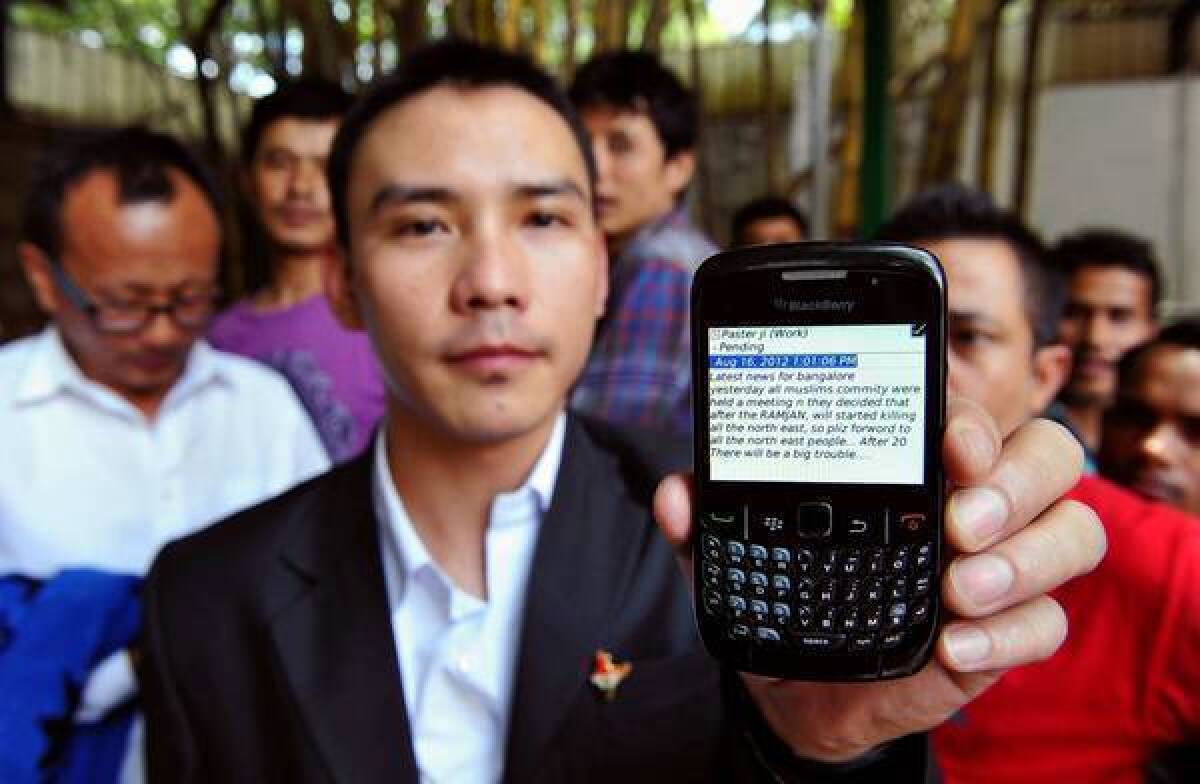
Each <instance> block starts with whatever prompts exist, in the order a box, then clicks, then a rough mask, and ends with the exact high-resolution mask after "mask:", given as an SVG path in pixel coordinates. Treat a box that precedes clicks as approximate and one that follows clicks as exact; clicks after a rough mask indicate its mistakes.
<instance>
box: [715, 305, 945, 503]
mask: <svg viewBox="0 0 1200 784" xmlns="http://www.w3.org/2000/svg"><path fill="white" fill-rule="evenodd" d="M925 339H926V330H925V328H924V325H913V324H858V325H838V326H807V327H782V326H772V327H755V326H751V327H710V328H709V330H708V395H709V421H710V423H711V424H710V428H709V465H710V471H711V477H710V478H711V479H713V480H716V481H740V482H820V483H830V484H842V483H848V484H907V485H912V484H920V483H921V482H923V481H924V474H925V439H924V432H925Z"/></svg>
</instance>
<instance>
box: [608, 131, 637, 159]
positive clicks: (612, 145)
mask: <svg viewBox="0 0 1200 784" xmlns="http://www.w3.org/2000/svg"><path fill="white" fill-rule="evenodd" d="M632 149H633V142H631V141H630V140H629V137H628V136H624V135H618V136H612V137H609V140H608V150H609V152H612V153H616V154H617V155H622V154H624V153H627V152H630V151H631V150H632Z"/></svg>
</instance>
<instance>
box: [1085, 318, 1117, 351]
mask: <svg viewBox="0 0 1200 784" xmlns="http://www.w3.org/2000/svg"><path fill="white" fill-rule="evenodd" d="M1109 326H1110V325H1109V323H1108V318H1107V317H1106V316H1105V315H1104V314H1103V313H1092V314H1090V315H1089V316H1088V317H1087V319H1085V320H1084V323H1083V342H1084V343H1085V344H1087V345H1089V346H1104V345H1106V344H1107V343H1108V336H1109V332H1110V330H1109Z"/></svg>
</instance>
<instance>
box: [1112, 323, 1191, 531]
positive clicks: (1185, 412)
mask: <svg viewBox="0 0 1200 784" xmlns="http://www.w3.org/2000/svg"><path fill="white" fill-rule="evenodd" d="M1100 470H1101V471H1102V472H1103V473H1104V474H1106V475H1108V476H1110V477H1111V478H1112V479H1113V480H1114V481H1116V482H1119V483H1120V484H1123V485H1126V486H1127V487H1129V488H1131V489H1132V490H1134V491H1135V492H1138V493H1140V494H1141V495H1144V496H1146V497H1147V498H1152V499H1154V500H1158V501H1165V502H1166V503H1169V504H1173V505H1174V506H1178V507H1180V508H1181V509H1184V510H1186V511H1187V512H1189V513H1190V514H1193V515H1200V320H1189V321H1182V322H1179V323H1178V324H1174V325H1172V326H1170V327H1167V328H1166V329H1164V330H1163V331H1162V332H1161V333H1159V335H1158V337H1156V338H1153V339H1151V340H1150V342H1148V343H1145V344H1143V345H1141V346H1139V347H1138V348H1135V349H1133V350H1132V351H1130V352H1128V353H1127V354H1126V355H1125V357H1124V358H1123V359H1122V360H1121V362H1120V363H1119V365H1118V383H1117V394H1116V400H1115V401H1114V403H1113V405H1112V407H1111V408H1109V409H1108V411H1107V413H1106V414H1105V417H1104V438H1103V440H1102V441H1101V446H1100Z"/></svg>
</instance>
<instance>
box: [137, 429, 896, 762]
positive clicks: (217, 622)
mask: <svg viewBox="0 0 1200 784" xmlns="http://www.w3.org/2000/svg"><path fill="white" fill-rule="evenodd" d="M656 451H657V455H656V454H655V452H656ZM370 454H371V451H370V450H368V453H367V455H366V456H364V457H362V458H359V459H358V460H356V461H354V462H351V463H349V464H347V465H344V466H342V467H340V468H337V469H335V470H333V471H332V472H330V473H328V474H326V475H324V476H322V477H319V478H317V479H314V480H312V481H310V482H308V483H306V484H304V485H301V486H300V487H298V488H296V489H294V490H292V491H291V492H289V493H286V494H285V495H283V496H281V497H279V498H276V499H274V500H271V501H268V502H266V503H264V504H262V505H259V506H257V507H254V508H252V509H250V510H247V511H245V512H242V513H240V514H238V515H235V516H234V517H232V518H230V519H228V520H226V521H224V522H222V523H220V524H218V525H216V526H213V527H211V528H209V529H207V530H205V531H203V532H201V533H198V534H196V535H194V536H191V537H188V538H187V539H184V540H181V541H179V542H175V543H173V544H171V545H170V546H168V547H167V548H166V549H165V550H164V551H163V552H162V553H161V554H160V556H159V558H158V559H157V560H156V562H155V564H154V567H153V569H152V570H151V574H150V576H149V578H148V581H147V587H146V621H145V634H144V649H145V650H144V653H145V658H144V666H143V668H142V680H143V685H142V688H143V697H144V700H145V712H146V720H147V738H148V752H149V769H150V775H151V778H152V780H153V781H164V782H166V781H170V782H242V781H244V782H276V781H278V782H284V781H286V782H335V781H336V782H353V783H354V784H370V783H371V782H410V781H416V780H417V774H416V765H415V761H414V758H413V752H412V745H411V739H410V734H409V727H408V719H407V715H406V710H405V702H404V696H403V691H402V689H403V684H402V683H401V679H400V672H399V668H398V665H397V661H396V650H395V644H394V640H393V636H392V629H391V622H390V618H389V608H388V603H387V598H386V589H385V584H384V578H383V569H382V564H381V555H380V543H379V530H378V522H377V520H376V517H375V514H374V511H373V509H372V502H371V498H372V494H371V460H370ZM664 456H666V457H664ZM672 456H673V457H672ZM685 459H686V451H673V450H671V449H667V448H664V445H663V444H662V443H661V442H660V443H658V444H656V445H654V449H647V448H637V447H630V446H629V445H627V444H625V443H623V442H621V441H620V440H619V439H613V438H611V437H610V436H609V435H608V434H605V433H603V432H602V433H596V432H592V430H591V428H585V427H584V426H583V425H582V424H581V423H580V422H579V421H577V420H575V419H571V420H569V422H568V429H567V435H566V444H565V449H564V453H563V461H562V465H561V468H560V471H559V476H558V481H557V484H556V486H555V490H554V495H553V498H552V500H551V503H550V507H549V509H548V511H547V514H546V516H545V518H544V520H543V521H542V527H541V531H540V533H539V537H538V542H537V547H536V551H535V555H534V561H533V567H532V572H531V576H530V582H529V587H528V596H527V601H526V607H525V613H524V621H523V628H522V633H521V641H520V647H519V651H518V661H517V671H516V682H515V688H514V698H513V703H512V706H511V715H510V722H509V729H508V746H507V750H506V759H505V779H506V780H507V781H512V782H533V781H546V782H559V781H618V782H622V783H623V784H624V782H629V781H640V780H647V781H649V780H657V781H664V780H670V781H712V780H728V779H731V778H737V779H745V778H753V777H754V776H753V775H752V774H751V773H750V772H749V771H751V770H752V769H753V768H754V767H755V765H754V762H753V757H754V755H753V754H750V753H749V752H748V751H747V747H746V744H745V743H744V740H743V738H742V731H741V728H740V724H739V722H737V721H736V720H735V719H733V718H730V717H731V716H734V713H735V712H733V711H731V710H730V709H729V708H728V707H726V706H727V705H728V704H729V703H730V702H731V700H730V693H731V688H732V687H731V686H730V684H729V682H728V679H727V682H726V684H725V687H724V688H723V687H722V678H721V674H720V671H719V669H718V668H717V667H716V666H715V665H714V663H713V662H712V661H711V660H710V659H709V658H708V657H707V656H706V655H705V654H704V652H703V650H702V648H701V646H700V643H699V642H698V638H697V635H696V632H695V628H694V625H693V621H692V610H691V601H690V598H689V595H688V592H687V585H686V583H685V581H684V580H683V579H682V578H681V576H680V574H679V570H678V568H677V566H676V564H675V562H674V558H673V554H672V552H671V550H670V548H669V546H668V545H667V543H666V542H665V540H664V539H662V537H661V536H660V535H659V534H658V532H657V529H656V527H655V525H654V522H653V520H652V519H651V517H650V514H649V511H648V509H649V501H650V497H651V494H652V492H653V487H654V484H655V483H656V481H657V479H658V478H659V477H660V476H661V475H662V474H663V473H664V472H665V471H666V470H667V469H668V468H675V467H678V466H677V465H671V462H672V461H673V460H674V461H676V462H678V461H680V460H685ZM598 650H606V651H609V652H611V653H613V654H614V656H616V658H618V659H620V660H626V661H631V662H632V663H633V670H632V674H631V675H630V676H629V677H628V678H627V679H626V681H625V682H624V683H622V685H621V686H620V688H619V689H618V691H617V693H616V697H615V699H613V700H612V701H606V700H604V699H602V698H600V696H599V695H598V694H597V693H596V692H595V690H594V689H593V688H592V687H591V685H590V684H589V680H588V678H589V675H590V674H591V669H592V663H593V657H594V654H595V653H596V652H597V651H598ZM918 778H919V776H918ZM887 780H889V781H895V780H898V779H897V778H895V777H894V776H891V775H889V776H888V777H887Z"/></svg>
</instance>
